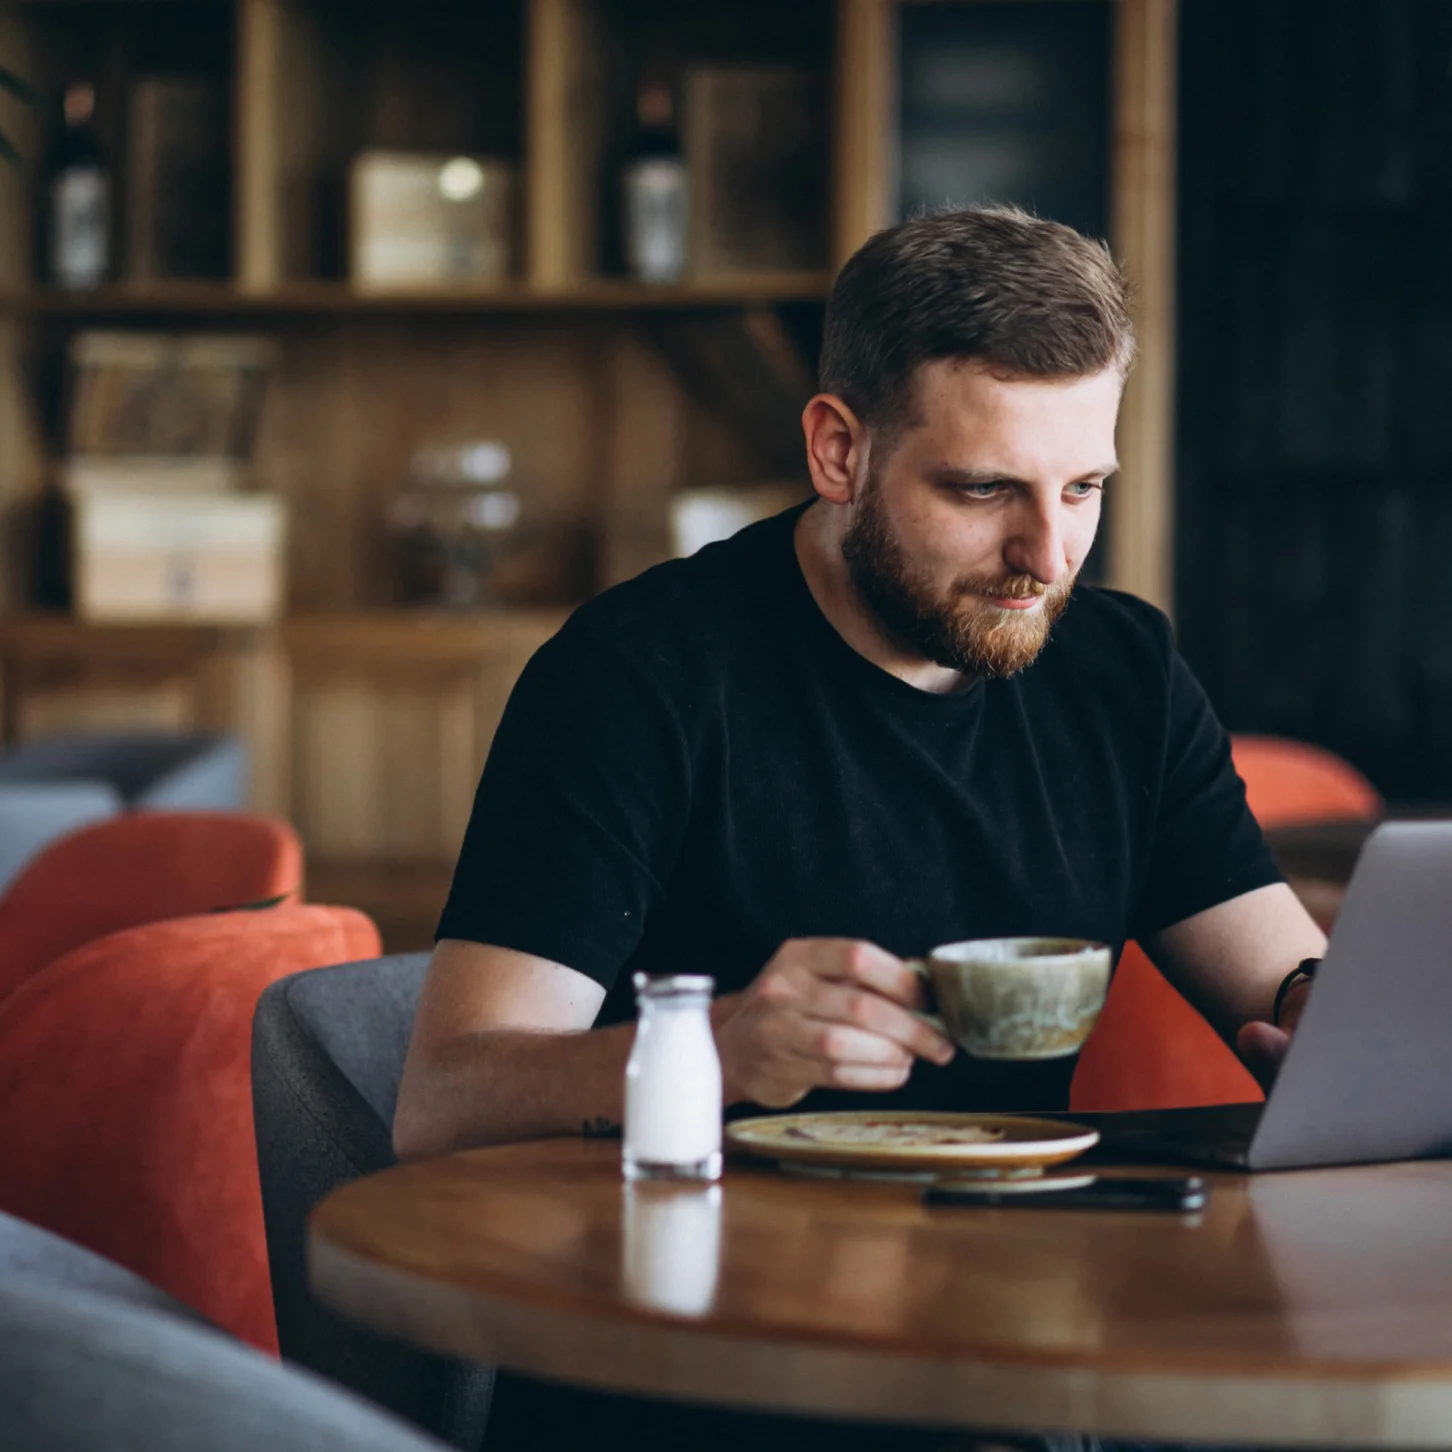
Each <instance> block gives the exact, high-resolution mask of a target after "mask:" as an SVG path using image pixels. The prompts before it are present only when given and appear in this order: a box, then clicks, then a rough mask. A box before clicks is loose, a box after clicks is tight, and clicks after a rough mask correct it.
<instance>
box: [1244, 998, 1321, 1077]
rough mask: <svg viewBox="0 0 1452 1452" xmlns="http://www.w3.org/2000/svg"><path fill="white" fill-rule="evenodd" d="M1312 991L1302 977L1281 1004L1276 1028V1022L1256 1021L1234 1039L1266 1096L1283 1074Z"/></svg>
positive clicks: (1245, 1026)
mask: <svg viewBox="0 0 1452 1452" xmlns="http://www.w3.org/2000/svg"><path fill="white" fill-rule="evenodd" d="M1310 992H1311V981H1310V979H1308V978H1303V979H1301V980H1300V982H1298V983H1295V984H1292V986H1291V988H1290V991H1289V992H1288V993H1287V994H1286V997H1285V1001H1284V1002H1283V1003H1282V1004H1281V1022H1280V1027H1279V1028H1277V1027H1276V1025H1275V1024H1273V1023H1266V1022H1264V1021H1263V1020H1260V1019H1255V1020H1252V1021H1251V1022H1250V1023H1247V1024H1242V1025H1241V1026H1240V1032H1239V1033H1238V1034H1236V1036H1235V1048H1236V1051H1237V1052H1238V1053H1239V1055H1240V1057H1241V1061H1242V1062H1243V1063H1244V1064H1245V1067H1246V1068H1247V1069H1249V1070H1250V1072H1251V1073H1252V1074H1254V1075H1255V1078H1256V1082H1257V1083H1258V1084H1259V1085H1260V1087H1261V1088H1262V1089H1264V1090H1265V1091H1266V1092H1267V1093H1269V1092H1270V1087H1271V1085H1272V1084H1274V1083H1275V1078H1276V1074H1277V1073H1278V1072H1279V1071H1280V1067H1281V1060H1282V1059H1284V1058H1285V1056H1286V1050H1287V1049H1288V1048H1289V1047H1290V1045H1291V1035H1292V1034H1293V1033H1294V1032H1295V1031H1296V1024H1297V1023H1298V1022H1299V1021H1300V1017H1301V1014H1302V1013H1303V1012H1304V1011H1305V1008H1306V999H1307V997H1308V996H1309V995H1310Z"/></svg>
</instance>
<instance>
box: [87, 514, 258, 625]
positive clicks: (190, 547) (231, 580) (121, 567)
mask: <svg viewBox="0 0 1452 1452" xmlns="http://www.w3.org/2000/svg"><path fill="white" fill-rule="evenodd" d="M70 518H71V587H72V589H71V593H72V599H73V602H74V608H75V612H76V614H77V616H79V617H80V618H81V619H82V620H88V621H94V622H110V623H120V622H144V621H154V622H161V621H190V622H196V623H208V624H219V625H220V624H227V625H232V624H237V625H243V624H262V623H265V622H267V621H270V620H274V619H276V618H277V617H278V616H279V615H280V614H281V612H282V607H283V572H284V550H283V544H284V539H285V533H286V529H285V525H286V516H285V512H284V509H283V505H282V501H281V500H280V499H277V498H276V497H275V496H273V495H270V494H248V493H216V494H185V493H177V492H175V491H167V490H161V491H149V492H148V491H142V490H128V491H125V492H121V493H117V492H113V491H107V490H104V489H102V490H86V489H82V490H78V491H75V492H74V493H72V494H71V495H70Z"/></svg>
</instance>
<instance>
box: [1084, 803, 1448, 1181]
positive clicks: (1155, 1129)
mask: <svg viewBox="0 0 1452 1452" xmlns="http://www.w3.org/2000/svg"><path fill="white" fill-rule="evenodd" d="M1070 1117H1072V1118H1075V1119H1084V1120H1087V1121H1091V1122H1092V1123H1094V1125H1095V1126H1096V1127H1097V1128H1099V1129H1100V1131H1101V1132H1102V1133H1103V1135H1104V1144H1103V1145H1102V1147H1101V1149H1100V1152H1099V1157H1100V1158H1104V1157H1110V1158H1112V1157H1114V1156H1116V1155H1125V1156H1128V1157H1133V1158H1154V1159H1175V1160H1183V1161H1187V1162H1189V1163H1195V1164H1210V1165H1227V1166H1233V1167H1237V1168H1241V1169H1250V1170H1284V1169H1295V1168H1299V1167H1303V1166H1309V1165H1349V1164H1361V1163H1365V1162H1368V1161H1373V1160H1410V1159H1426V1158H1431V1157H1434V1156H1441V1155H1452V821H1446V822H1388V823H1385V824H1383V825H1382V826H1380V827H1378V828H1377V829H1376V831H1375V832H1373V833H1372V835H1371V836H1370V838H1368V840H1367V843H1366V846H1365V847H1363V848H1362V851H1361V855H1360V857H1358V858H1357V862H1356V869H1355V871H1354V872H1353V873H1352V877H1351V882H1350V884H1349V885H1348V887H1347V889H1346V897H1345V899H1344V901H1343V903H1342V907H1341V912H1340V914H1339V916H1338V917H1337V919H1336V926H1335V931H1334V932H1333V933H1332V935H1331V946H1330V947H1329V948H1328V949H1327V952H1326V958H1325V961H1324V962H1323V963H1322V965H1321V967H1320V968H1319V969H1318V970H1317V973H1316V983H1315V988H1314V990H1313V991H1312V993H1311V996H1310V998H1309V1000H1308V1001H1307V1004H1306V1011H1305V1013H1304V1014H1303V1015H1302V1017H1301V1021H1300V1024H1299V1025H1298V1026H1297V1029H1296V1032H1295V1034H1294V1035H1293V1037H1292V1039H1291V1046H1290V1049H1289V1050H1288V1051H1287V1054H1286V1058H1285V1061H1284V1062H1283V1063H1282V1065H1281V1070H1280V1073H1279V1075H1278V1076H1277V1078H1276V1081H1275V1084H1274V1086H1273V1087H1272V1089H1271V1092H1270V1095H1269V1097H1268V1098H1267V1100H1266V1102H1265V1103H1264V1104H1230V1105H1218V1106H1213V1107H1210V1108H1205V1109H1166V1110H1154V1111H1150V1112H1147V1113H1142V1114H1141V1113H1134V1114H1123V1115H1112V1114H1105V1115H1073V1116H1070Z"/></svg>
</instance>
